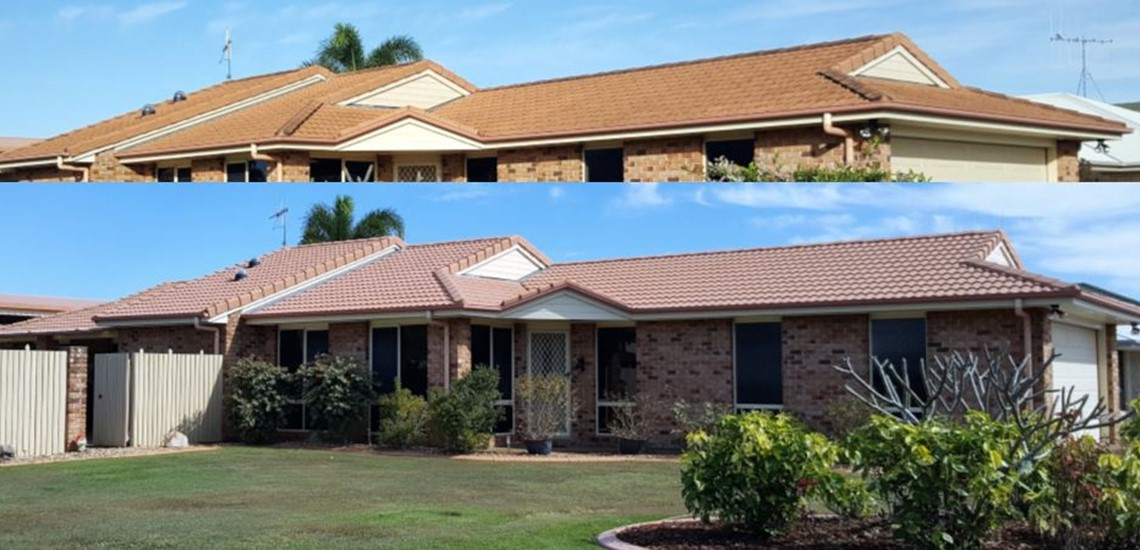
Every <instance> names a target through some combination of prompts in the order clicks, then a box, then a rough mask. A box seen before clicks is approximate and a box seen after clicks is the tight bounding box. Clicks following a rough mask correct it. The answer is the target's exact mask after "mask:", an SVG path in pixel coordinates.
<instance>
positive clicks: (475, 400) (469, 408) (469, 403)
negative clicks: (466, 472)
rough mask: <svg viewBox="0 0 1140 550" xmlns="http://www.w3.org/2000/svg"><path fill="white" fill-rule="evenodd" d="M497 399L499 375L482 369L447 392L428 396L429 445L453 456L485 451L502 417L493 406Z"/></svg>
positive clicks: (462, 379)
mask: <svg viewBox="0 0 1140 550" xmlns="http://www.w3.org/2000/svg"><path fill="white" fill-rule="evenodd" d="M499 398H500V393H499V371H498V370H497V369H493V368H489V367H486V366H484V365H478V366H476V367H475V368H474V369H473V370H472V371H471V374H468V375H467V376H465V377H463V378H461V379H459V380H458V381H456V382H455V383H454V384H452V386H451V391H449V392H443V391H439V390H433V391H432V392H431V393H430V395H429V396H428V415H429V421H428V422H429V430H428V431H429V433H430V438H431V440H432V443H433V444H435V445H437V446H439V447H441V448H442V449H443V450H445V451H448V452H454V453H469V452H471V451H474V450H475V449H478V448H481V447H486V446H487V444H488V443H489V442H490V441H491V438H492V437H493V436H494V433H495V424H496V423H497V422H498V421H499V419H500V418H501V416H502V414H503V410H502V409H501V408H499V407H497V406H495V402H496V401H498V400H499Z"/></svg>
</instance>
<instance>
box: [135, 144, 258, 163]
mask: <svg viewBox="0 0 1140 550" xmlns="http://www.w3.org/2000/svg"><path fill="white" fill-rule="evenodd" d="M248 154H249V147H233V148H227V149H211V150H207V151H188V152H185V153H169V154H162V155H151V156H146V157H134V158H125V159H120V162H122V163H123V164H140V163H146V162H162V161H166V160H186V159H195V158H202V157H221V156H228V155H248Z"/></svg>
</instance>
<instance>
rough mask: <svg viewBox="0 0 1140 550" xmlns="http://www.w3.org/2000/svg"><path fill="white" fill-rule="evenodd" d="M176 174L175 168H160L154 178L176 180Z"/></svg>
mask: <svg viewBox="0 0 1140 550" xmlns="http://www.w3.org/2000/svg"><path fill="white" fill-rule="evenodd" d="M174 175H175V174H174V169H173V168H159V169H158V172H157V173H156V174H155V178H154V179H155V180H157V181H174Z"/></svg>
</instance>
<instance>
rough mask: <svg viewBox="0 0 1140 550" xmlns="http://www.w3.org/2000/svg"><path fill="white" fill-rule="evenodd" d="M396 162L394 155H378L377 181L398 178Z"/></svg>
mask: <svg viewBox="0 0 1140 550" xmlns="http://www.w3.org/2000/svg"><path fill="white" fill-rule="evenodd" d="M395 166H396V164H395V161H394V160H393V159H392V155H376V181H377V182H386V181H393V180H395V178H396V173H395V172H396V168H395Z"/></svg>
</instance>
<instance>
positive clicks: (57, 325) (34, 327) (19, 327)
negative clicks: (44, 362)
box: [0, 282, 178, 339]
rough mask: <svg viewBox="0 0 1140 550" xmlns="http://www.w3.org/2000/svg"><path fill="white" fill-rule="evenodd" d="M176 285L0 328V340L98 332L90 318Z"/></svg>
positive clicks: (174, 283) (160, 292)
mask: <svg viewBox="0 0 1140 550" xmlns="http://www.w3.org/2000/svg"><path fill="white" fill-rule="evenodd" d="M177 284H178V283H176V282H171V283H162V284H160V285H158V286H155V287H152V288H148V289H146V290H143V291H141V292H138V293H135V294H132V295H130V296H127V297H126V298H122V299H120V300H115V301H113V302H107V303H104V304H99V305H95V306H90V307H86V308H83V309H76V310H72V311H67V312H64V313H57V314H55V315H48V316H46V317H38V318H35V319H30V320H28V321H23V322H20V323H15V324H11V325H5V326H0V338H6V339H11V338H10V337H22V336H36V335H41V334H71V333H83V332H94V331H99V330H102V328H101V327H99V326H98V325H96V324H95V321H94V317H96V316H98V315H101V314H103V313H106V312H108V311H111V310H113V309H115V308H120V307H124V306H127V305H129V304H134V303H136V302H138V301H140V300H145V299H147V298H149V297H152V296H155V295H161V294H162V293H164V292H166V290H168V289H169V288H170V287H172V286H174V285H177Z"/></svg>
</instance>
